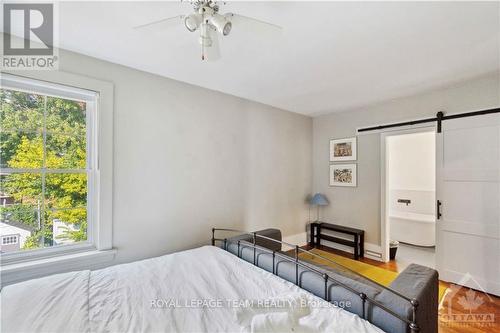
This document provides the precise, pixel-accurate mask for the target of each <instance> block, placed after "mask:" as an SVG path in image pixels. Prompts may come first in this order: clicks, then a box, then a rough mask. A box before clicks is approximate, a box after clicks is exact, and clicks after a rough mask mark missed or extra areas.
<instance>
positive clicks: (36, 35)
mask: <svg viewBox="0 0 500 333" xmlns="http://www.w3.org/2000/svg"><path fill="white" fill-rule="evenodd" d="M55 9H56V6H55V4H54V3H4V4H3V5H2V10H3V31H4V35H3V43H2V44H3V51H2V62H1V68H2V69H4V70H7V69H10V70H57V67H58V54H57V53H58V49H57V45H56V43H55V42H56V41H57V38H56V37H57V35H56V32H57V30H56V20H55V18H56V15H55Z"/></svg>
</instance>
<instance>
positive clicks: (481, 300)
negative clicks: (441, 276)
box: [439, 274, 496, 328]
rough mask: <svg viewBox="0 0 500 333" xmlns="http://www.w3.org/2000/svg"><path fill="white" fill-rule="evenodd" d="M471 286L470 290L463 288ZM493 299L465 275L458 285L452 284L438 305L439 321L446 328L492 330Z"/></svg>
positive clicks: (493, 320) (493, 318)
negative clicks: (489, 305)
mask: <svg viewBox="0 0 500 333" xmlns="http://www.w3.org/2000/svg"><path fill="white" fill-rule="evenodd" d="M464 285H468V286H472V288H474V289H472V288H469V287H464ZM492 302H493V299H492V298H491V296H490V295H489V294H488V293H486V292H485V291H484V290H483V288H482V287H481V285H480V284H479V283H478V282H477V281H476V280H474V278H473V277H472V276H471V275H470V274H466V275H465V276H464V278H463V279H462V280H461V281H460V282H459V284H452V285H450V287H449V288H448V290H447V291H446V294H445V295H444V296H443V301H442V303H441V304H440V305H439V309H440V314H439V321H440V324H441V325H442V326H447V327H454V328H460V327H477V328H493V327H495V326H496V321H495V313H494V312H491V307H488V303H489V304H491V303H492Z"/></svg>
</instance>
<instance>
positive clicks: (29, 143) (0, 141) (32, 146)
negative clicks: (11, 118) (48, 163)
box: [0, 132, 43, 169]
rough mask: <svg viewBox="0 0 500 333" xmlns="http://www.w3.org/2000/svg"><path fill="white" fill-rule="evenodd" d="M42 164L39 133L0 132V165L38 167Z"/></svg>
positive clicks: (15, 167)
mask: <svg viewBox="0 0 500 333" xmlns="http://www.w3.org/2000/svg"><path fill="white" fill-rule="evenodd" d="M42 164H43V137H42V135H41V134H40V133H34V132H31V133H29V132H28V133H26V132H2V133H0V166H1V167H2V168H13V169H19V168H20V169H38V168H41V167H42Z"/></svg>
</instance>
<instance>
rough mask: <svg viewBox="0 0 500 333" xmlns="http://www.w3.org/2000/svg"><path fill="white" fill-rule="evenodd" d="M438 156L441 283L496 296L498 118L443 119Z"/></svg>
mask: <svg viewBox="0 0 500 333" xmlns="http://www.w3.org/2000/svg"><path fill="white" fill-rule="evenodd" d="M436 154H437V156H436V164H437V178H436V185H437V193H436V198H437V200H438V205H439V203H441V206H440V207H439V208H438V211H439V212H440V213H441V216H440V217H439V218H438V219H437V222H436V232H437V233H436V236H437V242H436V265H437V269H438V271H439V275H440V279H442V280H445V281H450V282H455V283H459V284H463V285H466V286H469V287H472V288H475V289H480V288H483V289H484V290H485V291H487V292H489V293H493V294H496V295H500V240H499V239H500V114H498V113H497V114H491V115H485V116H476V117H468V118H459V119H453V120H447V121H444V122H443V127H442V133H440V134H437V149H436Z"/></svg>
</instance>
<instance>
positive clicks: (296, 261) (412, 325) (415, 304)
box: [212, 228, 420, 333]
mask: <svg viewBox="0 0 500 333" xmlns="http://www.w3.org/2000/svg"><path fill="white" fill-rule="evenodd" d="M217 231H223V232H234V233H238V234H239V235H247V236H252V242H251V243H250V242H247V241H245V240H238V241H237V242H236V243H237V245H238V257H240V248H241V244H244V245H245V246H247V247H251V248H253V264H254V265H255V266H257V267H258V265H257V260H256V259H257V254H256V250H257V249H259V250H260V251H264V252H268V253H269V254H272V257H273V272H272V273H273V274H275V275H278V272H275V260H276V257H279V258H281V259H284V260H286V261H289V262H292V263H294V264H295V284H296V285H297V286H299V287H301V286H300V281H299V267H302V268H304V269H306V270H308V271H311V272H313V273H316V274H318V275H320V276H321V277H322V278H323V279H324V281H325V294H324V297H323V299H324V300H325V301H327V302H329V299H328V281H332V282H334V283H335V284H338V285H340V286H342V287H343V288H344V289H346V290H348V291H350V292H352V293H354V294H356V295H357V296H359V298H360V299H361V302H362V308H363V310H362V311H363V319H365V320H368V321H370V319H369V318H368V317H367V314H366V310H365V305H366V302H368V303H369V304H373V305H376V306H377V307H378V308H380V309H382V310H384V311H385V312H387V313H389V314H390V315H392V316H393V317H395V318H397V319H399V320H401V321H402V322H404V323H405V324H406V325H408V328H409V329H410V332H411V333H417V332H419V331H420V329H419V327H418V325H417V321H416V320H417V307H418V301H417V299H415V298H409V297H407V296H405V295H403V294H401V293H399V292H398V291H396V290H394V289H392V288H390V287H387V286H384V285H382V284H380V283H378V282H377V281H374V280H372V279H370V278H367V277H366V276H364V275H362V274H359V273H358V272H355V271H353V270H352V269H350V268H349V267H346V266H344V265H342V264H339V263H337V262H335V261H333V260H330V259H328V258H326V257H323V256H322V255H319V254H317V253H314V252H311V251H308V250H305V249H302V248H300V247H299V246H298V245H296V244H291V243H287V242H283V241H279V240H276V239H274V238H271V237H267V236H264V235H259V234H257V233H256V232H248V231H243V230H237V229H226V228H212V245H214V246H215V242H216V241H219V242H223V244H224V249H226V250H227V243H228V240H227V238H216V237H215V233H216V232H217ZM257 238H262V239H265V240H268V241H271V242H275V243H279V244H281V245H286V246H288V247H291V248H294V249H295V255H294V256H293V257H291V256H289V255H286V254H284V253H282V252H279V251H275V250H271V249H268V248H266V247H263V246H260V245H257V244H256V242H257ZM300 252H303V253H307V254H310V255H312V256H314V257H318V258H320V259H322V260H325V261H328V262H329V263H332V264H334V265H336V266H339V267H342V269H345V270H347V271H349V272H350V273H352V274H355V275H357V276H359V277H361V278H363V279H366V280H368V281H370V282H371V283H373V284H375V285H377V286H379V287H380V288H382V289H384V290H387V291H388V292H390V293H392V294H394V295H396V296H398V297H400V298H402V299H403V300H405V301H407V302H408V303H409V305H410V306H411V308H412V315H411V320H410V319H408V318H407V317H405V316H402V315H400V314H397V313H396V312H394V311H392V310H391V309H389V308H387V307H386V306H385V305H383V304H381V303H380V302H378V301H376V300H375V299H373V298H370V297H368V296H367V295H366V294H365V293H363V292H359V291H357V290H355V289H354V288H352V287H350V286H348V285H346V284H344V283H342V282H341V281H338V280H336V279H334V278H332V277H331V276H329V275H328V274H326V273H324V272H321V271H319V270H318V269H317V268H315V267H313V266H311V265H308V264H306V263H305V262H302V261H299V253H300Z"/></svg>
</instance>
